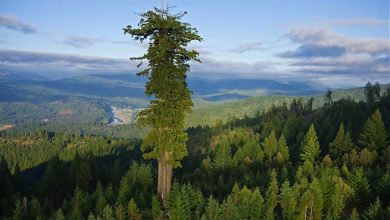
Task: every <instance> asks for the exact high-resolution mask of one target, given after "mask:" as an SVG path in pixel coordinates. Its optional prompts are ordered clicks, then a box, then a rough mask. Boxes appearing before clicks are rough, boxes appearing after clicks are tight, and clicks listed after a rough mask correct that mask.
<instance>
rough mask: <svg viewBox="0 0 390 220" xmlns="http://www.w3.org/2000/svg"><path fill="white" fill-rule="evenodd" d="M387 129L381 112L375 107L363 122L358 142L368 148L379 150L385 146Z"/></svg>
mask: <svg viewBox="0 0 390 220" xmlns="http://www.w3.org/2000/svg"><path fill="white" fill-rule="evenodd" d="M387 138H388V137H387V131H386V128H385V125H384V123H383V120H382V116H381V112H380V111H379V109H377V110H376V111H375V112H374V113H373V114H372V115H371V117H370V118H369V119H368V120H367V122H366V123H365V124H364V126H363V129H362V132H361V133H360V135H359V139H358V143H359V145H360V146H361V147H365V148H368V149H370V150H379V149H383V148H385V147H386V146H387V140H388V139H387Z"/></svg>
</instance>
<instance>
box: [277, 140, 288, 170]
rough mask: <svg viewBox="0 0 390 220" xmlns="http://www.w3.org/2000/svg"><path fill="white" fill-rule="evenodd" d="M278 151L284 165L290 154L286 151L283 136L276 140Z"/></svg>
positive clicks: (286, 147)
mask: <svg viewBox="0 0 390 220" xmlns="http://www.w3.org/2000/svg"><path fill="white" fill-rule="evenodd" d="M278 151H279V153H280V155H281V156H282V163H286V162H287V161H289V159H290V154H289V151H288V146H287V143H286V139H285V138H284V135H283V134H282V135H281V136H280V137H279V140H278Z"/></svg>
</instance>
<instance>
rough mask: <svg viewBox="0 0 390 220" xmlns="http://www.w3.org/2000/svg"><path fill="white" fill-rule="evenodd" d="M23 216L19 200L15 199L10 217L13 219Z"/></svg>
mask: <svg viewBox="0 0 390 220" xmlns="http://www.w3.org/2000/svg"><path fill="white" fill-rule="evenodd" d="M23 216H24V214H23V207H22V203H21V202H20V200H16V203H15V209H14V211H13V216H12V219H13V220H23V219H24V217H23Z"/></svg>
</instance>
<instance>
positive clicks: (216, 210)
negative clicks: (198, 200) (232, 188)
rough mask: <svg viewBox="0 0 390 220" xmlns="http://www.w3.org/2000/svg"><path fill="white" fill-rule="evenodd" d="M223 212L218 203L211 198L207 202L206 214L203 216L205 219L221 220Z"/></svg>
mask: <svg viewBox="0 0 390 220" xmlns="http://www.w3.org/2000/svg"><path fill="white" fill-rule="evenodd" d="M220 214H221V210H220V207H219V204H218V202H217V201H216V200H215V199H214V198H213V197H212V196H210V198H209V199H208V201H207V205H206V208H205V213H204V214H203V216H202V220H203V219H205V220H206V219H220Z"/></svg>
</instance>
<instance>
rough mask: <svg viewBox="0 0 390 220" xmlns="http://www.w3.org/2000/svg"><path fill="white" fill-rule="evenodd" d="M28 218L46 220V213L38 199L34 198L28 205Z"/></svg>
mask: <svg viewBox="0 0 390 220" xmlns="http://www.w3.org/2000/svg"><path fill="white" fill-rule="evenodd" d="M28 216H29V218H30V219H44V218H45V212H44V210H43V209H42V207H41V203H40V202H39V201H38V199H37V198H32V199H31V201H30V202H29V204H28Z"/></svg>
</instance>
